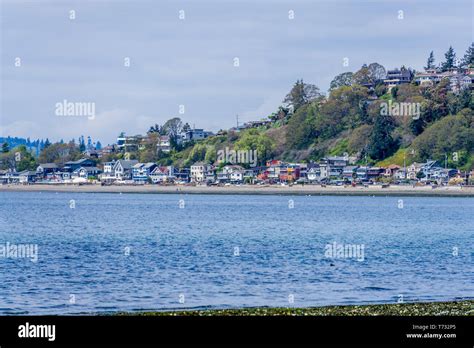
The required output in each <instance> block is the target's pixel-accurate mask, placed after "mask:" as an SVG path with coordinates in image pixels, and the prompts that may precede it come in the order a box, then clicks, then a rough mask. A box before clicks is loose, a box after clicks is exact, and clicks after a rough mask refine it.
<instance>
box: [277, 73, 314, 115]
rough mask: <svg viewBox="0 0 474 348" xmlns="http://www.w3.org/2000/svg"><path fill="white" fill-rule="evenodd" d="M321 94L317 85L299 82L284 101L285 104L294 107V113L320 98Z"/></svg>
mask: <svg viewBox="0 0 474 348" xmlns="http://www.w3.org/2000/svg"><path fill="white" fill-rule="evenodd" d="M320 96H321V93H320V92H319V88H318V87H316V86H315V85H312V84H308V83H304V82H303V80H302V79H301V80H297V81H296V83H295V84H294V85H293V88H292V89H291V91H290V92H289V93H288V94H287V95H286V97H285V99H283V103H286V104H287V105H288V106H292V107H293V112H296V110H298V109H299V108H300V107H302V106H303V105H305V104H307V103H310V102H312V101H313V100H315V99H317V98H319V97H320Z"/></svg>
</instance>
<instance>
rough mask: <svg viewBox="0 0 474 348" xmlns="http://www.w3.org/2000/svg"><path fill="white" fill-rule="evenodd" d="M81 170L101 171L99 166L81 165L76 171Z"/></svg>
mask: <svg viewBox="0 0 474 348" xmlns="http://www.w3.org/2000/svg"><path fill="white" fill-rule="evenodd" d="M81 170H85V171H86V172H88V173H90V172H100V169H99V168H97V167H79V168H77V169H76V170H75V171H74V172H79V171H81Z"/></svg>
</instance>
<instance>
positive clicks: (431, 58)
mask: <svg viewBox="0 0 474 348" xmlns="http://www.w3.org/2000/svg"><path fill="white" fill-rule="evenodd" d="M435 68H436V65H435V58H434V53H433V51H431V53H430V56H429V57H428V60H427V61H426V66H425V70H428V69H435Z"/></svg>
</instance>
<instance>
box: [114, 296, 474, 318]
mask: <svg viewBox="0 0 474 348" xmlns="http://www.w3.org/2000/svg"><path fill="white" fill-rule="evenodd" d="M116 315H143V316H340V315H342V316H361V315H364V316H365V315H367V316H377V315H389V316H392V315H394V316H423V315H456V316H459V315H462V316H473V315H474V301H473V300H466V301H451V302H426V303H396V304H377V305H360V306H358V305H356V306H327V307H309V308H292V307H286V308H285V307H280V308H265V307H262V308H242V309H222V310H219V309H209V310H195V311H191V310H190V311H162V312H137V313H125V312H122V313H116Z"/></svg>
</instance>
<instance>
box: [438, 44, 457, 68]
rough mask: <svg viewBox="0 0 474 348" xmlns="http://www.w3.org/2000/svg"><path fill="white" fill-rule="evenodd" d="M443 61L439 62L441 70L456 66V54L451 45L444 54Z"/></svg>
mask: <svg viewBox="0 0 474 348" xmlns="http://www.w3.org/2000/svg"><path fill="white" fill-rule="evenodd" d="M444 57H445V59H446V60H445V61H444V62H443V63H441V70H442V71H448V70H449V69H453V68H455V67H456V54H455V53H454V49H453V47H452V46H449V49H448V51H447V52H446V53H445V54H444Z"/></svg>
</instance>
